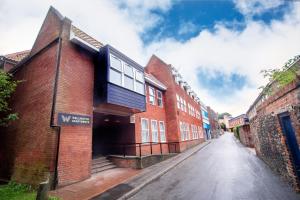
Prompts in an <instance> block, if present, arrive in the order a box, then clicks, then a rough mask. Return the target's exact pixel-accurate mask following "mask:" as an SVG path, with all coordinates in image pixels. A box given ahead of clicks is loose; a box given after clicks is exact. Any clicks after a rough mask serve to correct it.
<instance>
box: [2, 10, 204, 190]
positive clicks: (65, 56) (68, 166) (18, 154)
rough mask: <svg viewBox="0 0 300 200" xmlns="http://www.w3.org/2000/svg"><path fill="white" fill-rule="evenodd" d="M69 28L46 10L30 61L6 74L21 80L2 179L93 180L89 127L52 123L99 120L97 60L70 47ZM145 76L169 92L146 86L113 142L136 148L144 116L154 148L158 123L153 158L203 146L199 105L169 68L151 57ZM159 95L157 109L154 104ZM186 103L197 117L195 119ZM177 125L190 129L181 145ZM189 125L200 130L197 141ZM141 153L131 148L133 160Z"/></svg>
mask: <svg viewBox="0 0 300 200" xmlns="http://www.w3.org/2000/svg"><path fill="white" fill-rule="evenodd" d="M71 26H72V25H71V21H70V20H69V19H67V18H63V17H62V16H61V15H60V14H59V13H58V12H57V11H56V10H55V9H53V8H51V9H50V10H49V12H48V14H47V17H46V19H45V21H44V23H43V25H42V27H41V30H40V32H39V34H38V37H37V39H36V41H35V43H34V45H33V48H32V49H31V52H30V54H29V56H28V57H27V58H25V59H24V60H23V61H21V62H20V63H18V64H17V66H16V68H15V70H13V71H11V72H12V73H13V74H14V77H15V79H17V80H23V82H22V83H20V84H19V86H18V87H17V90H16V92H15V94H14V96H13V98H12V101H11V106H12V108H13V111H14V112H17V113H18V114H19V120H17V121H15V122H13V124H12V125H11V126H9V127H8V128H7V129H5V130H4V131H1V138H2V139H1V141H0V162H1V163H7V164H6V165H1V166H0V177H1V178H6V179H8V178H12V179H14V180H16V181H20V182H27V183H31V184H38V183H39V182H41V181H44V180H45V179H46V178H47V177H50V180H56V181H57V184H58V185H59V186H63V185H67V184H71V183H74V182H78V181H81V180H84V179H86V178H88V177H90V176H91V165H92V146H93V125H89V126H59V125H58V122H57V121H58V113H70V114H78V115H85V116H90V117H91V119H92V122H93V120H94V119H93V117H94V116H95V115H96V114H97V113H95V111H94V110H93V109H94V105H93V98H94V70H95V69H94V68H95V54H94V53H91V52H89V51H88V50H85V49H83V48H81V47H79V46H78V45H75V44H73V43H72V42H71V41H70V39H69V38H70V30H71ZM145 71H147V72H148V73H149V74H151V75H153V76H155V77H156V78H157V79H158V80H159V81H160V82H161V83H163V84H164V85H165V86H166V88H165V89H161V88H158V87H157V86H155V85H152V84H151V83H147V84H146V91H147V92H146V98H147V104H146V112H143V113H139V114H135V116H134V118H135V120H134V121H135V123H134V124H129V123H128V122H127V124H125V125H124V124H123V125H120V127H121V128H120V129H119V130H121V132H119V133H118V134H116V135H119V136H118V140H117V141H118V142H128V141H131V142H135V143H141V142H142V130H141V119H142V118H143V119H148V121H149V123H148V125H149V136H150V138H149V142H154V141H153V137H152V132H153V129H152V126H151V120H156V121H157V130H158V140H157V142H162V143H163V144H153V146H152V153H153V154H160V153H162V154H167V153H169V146H168V145H167V144H166V143H170V142H174V143H176V151H177V152H182V151H184V150H185V149H187V148H189V147H192V146H194V145H196V144H199V143H201V142H202V141H203V140H204V139H203V133H202V132H201V131H202V118H201V114H200V113H201V112H200V104H199V103H197V102H196V100H195V99H193V98H192V97H191V96H190V95H188V94H187V92H186V91H185V90H184V89H183V88H182V87H181V86H180V85H179V84H177V83H176V82H175V81H174V77H173V75H172V72H171V67H170V66H169V65H167V64H165V63H164V62H162V61H161V60H160V59H158V58H157V57H156V56H153V57H152V58H151V59H150V61H149V63H148V65H147V67H146V68H145ZM149 86H150V87H152V88H153V89H154V91H155V105H151V104H150V103H149V101H150V99H149ZM159 91H160V92H161V93H162V104H163V105H162V106H161V107H160V106H158V105H157V101H158V92H159ZM176 95H179V96H180V97H181V98H182V99H184V101H185V102H186V105H185V106H186V111H182V110H181V109H178V108H177V98H176ZM188 105H191V106H192V107H193V108H194V110H195V111H197V112H199V115H197V116H196V115H195V114H194V116H192V115H191V114H190V113H189V110H188V108H187V107H188ZM102 117H103V116H102ZM122 117H123V119H125V118H126V117H124V116H122ZM127 118H128V119H129V116H127ZM125 121H126V120H125ZM128 121H129V120H128ZM160 122H163V124H164V127H165V141H161V138H162V136H161V133H162V130H161V127H160ZM180 122H185V123H187V124H188V126H189V136H187V138H188V139H187V140H185V141H182V139H181V137H182V134H181V131H180ZM97 123H100V124H101V123H103V121H102V122H99V121H98V122H97ZM122 123H124V121H123V122H122ZM92 124H93V123H92ZM191 125H195V126H196V127H197V131H196V132H197V133H195V131H194V135H193V134H192V130H191ZM100 130H101V129H100ZM200 130H201V131H200ZM199 131H200V132H199ZM114 134H115V133H114ZM195 134H196V135H197V137H194V136H195ZM199 136H200V137H199ZM112 142H116V141H112ZM138 151H139V150H138V148H136V149H135V154H136V155H138V153H139V152H138ZM142 151H143V154H149V153H150V152H149V151H150V149H149V145H143V148H142Z"/></svg>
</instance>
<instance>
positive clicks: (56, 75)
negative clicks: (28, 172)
mask: <svg viewBox="0 0 300 200" xmlns="http://www.w3.org/2000/svg"><path fill="white" fill-rule="evenodd" d="M63 24H64V21H63V20H62V21H61V26H60V32H59V36H58V37H59V38H58V47H57V56H56V73H55V79H54V89H53V97H52V108H51V118H50V127H52V128H54V129H57V141H56V155H55V169H54V180H53V181H52V184H51V189H55V188H56V187H57V185H58V156H59V144H60V130H61V128H60V126H57V125H55V124H54V116H55V110H56V99H57V87H58V79H59V68H60V60H61V49H62V30H63Z"/></svg>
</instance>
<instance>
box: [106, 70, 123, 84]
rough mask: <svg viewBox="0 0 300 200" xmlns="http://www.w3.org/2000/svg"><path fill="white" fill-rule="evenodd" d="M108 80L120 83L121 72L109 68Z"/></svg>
mask: <svg viewBox="0 0 300 200" xmlns="http://www.w3.org/2000/svg"><path fill="white" fill-rule="evenodd" d="M109 82H111V83H114V84H117V85H120V86H121V85H122V74H121V72H118V71H116V70H113V69H110V70H109Z"/></svg>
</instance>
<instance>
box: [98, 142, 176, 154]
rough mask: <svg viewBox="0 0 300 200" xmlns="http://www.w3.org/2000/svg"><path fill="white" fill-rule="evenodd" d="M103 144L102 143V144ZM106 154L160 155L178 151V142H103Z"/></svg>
mask: <svg viewBox="0 0 300 200" xmlns="http://www.w3.org/2000/svg"><path fill="white" fill-rule="evenodd" d="M102 145H103V144H102ZM104 146H105V148H106V151H107V153H108V154H112V155H122V156H123V157H126V156H139V157H142V156H147V155H162V154H170V153H178V152H179V142H145V143H112V144H104Z"/></svg>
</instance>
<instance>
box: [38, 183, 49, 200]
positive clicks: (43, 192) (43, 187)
mask: <svg viewBox="0 0 300 200" xmlns="http://www.w3.org/2000/svg"><path fill="white" fill-rule="evenodd" d="M48 190H49V180H47V181H45V182H42V183H40V185H39V188H38V191H37V195H36V200H48Z"/></svg>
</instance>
